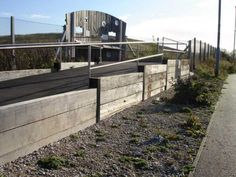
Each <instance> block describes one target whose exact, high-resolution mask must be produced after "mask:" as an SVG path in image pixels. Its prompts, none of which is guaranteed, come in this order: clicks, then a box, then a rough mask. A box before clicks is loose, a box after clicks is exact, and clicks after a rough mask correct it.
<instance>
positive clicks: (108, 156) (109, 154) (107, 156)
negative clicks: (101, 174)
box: [104, 152, 113, 158]
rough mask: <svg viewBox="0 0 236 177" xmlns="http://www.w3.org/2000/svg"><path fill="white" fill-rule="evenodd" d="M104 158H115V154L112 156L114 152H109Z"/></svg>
mask: <svg viewBox="0 0 236 177" xmlns="http://www.w3.org/2000/svg"><path fill="white" fill-rule="evenodd" d="M104 157H106V158H113V154H112V152H107V153H106V154H104Z"/></svg>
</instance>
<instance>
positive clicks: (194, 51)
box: [193, 38, 197, 70]
mask: <svg viewBox="0 0 236 177" xmlns="http://www.w3.org/2000/svg"><path fill="white" fill-rule="evenodd" d="M196 43H197V40H196V38H194V39H193V70H195V67H196Z"/></svg>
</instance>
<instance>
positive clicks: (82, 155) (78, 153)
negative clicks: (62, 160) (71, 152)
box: [75, 149, 86, 158]
mask: <svg viewBox="0 0 236 177" xmlns="http://www.w3.org/2000/svg"><path fill="white" fill-rule="evenodd" d="M75 156H76V157H82V158H84V157H85V156H86V152H85V151H84V150H81V149H80V150H77V151H76V153H75Z"/></svg>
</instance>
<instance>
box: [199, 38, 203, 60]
mask: <svg viewBox="0 0 236 177" xmlns="http://www.w3.org/2000/svg"><path fill="white" fill-rule="evenodd" d="M201 61H202V41H200V47H199V62H201Z"/></svg>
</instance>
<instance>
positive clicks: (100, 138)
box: [95, 130, 106, 143]
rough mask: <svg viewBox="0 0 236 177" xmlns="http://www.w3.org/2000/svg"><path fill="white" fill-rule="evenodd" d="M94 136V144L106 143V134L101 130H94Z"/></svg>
mask: <svg viewBox="0 0 236 177" xmlns="http://www.w3.org/2000/svg"><path fill="white" fill-rule="evenodd" d="M95 135H96V142H97V143H98V142H105V141H106V138H105V135H106V132H103V131H101V130H95Z"/></svg>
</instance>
